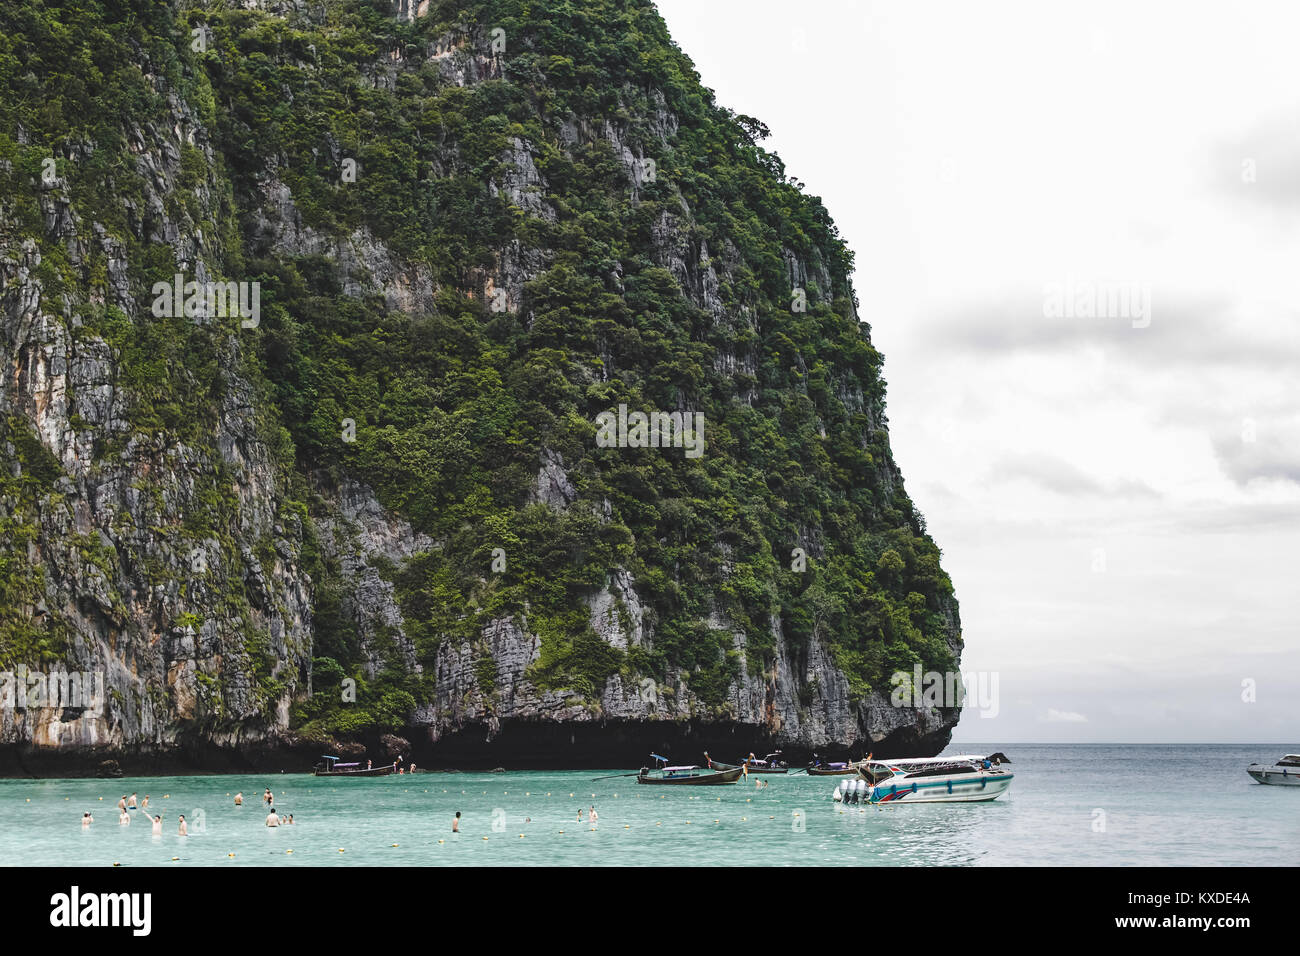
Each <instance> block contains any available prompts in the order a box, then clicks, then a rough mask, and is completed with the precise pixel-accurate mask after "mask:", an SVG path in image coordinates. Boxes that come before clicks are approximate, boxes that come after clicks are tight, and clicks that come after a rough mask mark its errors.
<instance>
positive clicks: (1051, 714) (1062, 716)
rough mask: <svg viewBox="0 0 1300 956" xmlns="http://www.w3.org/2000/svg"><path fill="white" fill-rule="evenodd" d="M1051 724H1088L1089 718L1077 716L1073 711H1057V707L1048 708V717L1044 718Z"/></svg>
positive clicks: (1081, 715)
mask: <svg viewBox="0 0 1300 956" xmlns="http://www.w3.org/2000/svg"><path fill="white" fill-rule="evenodd" d="M1044 720H1046V721H1047V722H1048V723H1049V724H1086V723H1087V722H1088V718H1087V717H1085V716H1084V715H1083V714H1077V713H1075V712H1074V711H1072V710H1057V709H1056V708H1055V707H1049V708H1047V716H1046V717H1045V718H1044Z"/></svg>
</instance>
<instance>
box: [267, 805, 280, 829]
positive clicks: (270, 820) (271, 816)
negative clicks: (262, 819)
mask: <svg viewBox="0 0 1300 956" xmlns="http://www.w3.org/2000/svg"><path fill="white" fill-rule="evenodd" d="M266 825H267V826H268V827H278V826H279V825H280V818H279V817H277V816H276V815H275V807H272V808H271V812H270V813H268V814H267V815H266Z"/></svg>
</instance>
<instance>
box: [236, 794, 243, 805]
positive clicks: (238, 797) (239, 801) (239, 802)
mask: <svg viewBox="0 0 1300 956" xmlns="http://www.w3.org/2000/svg"><path fill="white" fill-rule="evenodd" d="M243 805H244V791H242V790H241V791H239V793H237V794H235V806H237V807H242V806H243Z"/></svg>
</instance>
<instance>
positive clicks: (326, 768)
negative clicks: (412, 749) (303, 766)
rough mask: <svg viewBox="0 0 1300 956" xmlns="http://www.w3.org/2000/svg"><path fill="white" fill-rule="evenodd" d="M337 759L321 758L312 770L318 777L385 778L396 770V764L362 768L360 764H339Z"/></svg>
mask: <svg viewBox="0 0 1300 956" xmlns="http://www.w3.org/2000/svg"><path fill="white" fill-rule="evenodd" d="M339 759H340V758H338V757H330V756H323V757H321V758H320V760H321V762H320V763H318V764H316V766H315V767H313V768H312V772H313V773H314V774H315V775H316V776H318V777H387V776H388V775H389V774H391V773H393V772H394V771H395V770H396V769H397V765H396V764H384V766H382V767H363V766H361V764H360V763H340V762H339Z"/></svg>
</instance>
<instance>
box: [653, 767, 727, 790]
mask: <svg viewBox="0 0 1300 956" xmlns="http://www.w3.org/2000/svg"><path fill="white" fill-rule="evenodd" d="M744 772H745V768H744V767H735V768H733V769H731V770H706V769H705V768H703V767H698V766H695V765H691V766H686V767H664V768H662V769H660V770H651V769H650V768H649V767H642V768H641V772H640V773H639V774H637V776H636V782H637V783H654V784H661V783H662V784H682V785H685V786H695V787H712V786H717V785H719V784H724V783H735V782H736V781H737V780H739V779H740V775H741V774H743V773H744Z"/></svg>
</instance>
